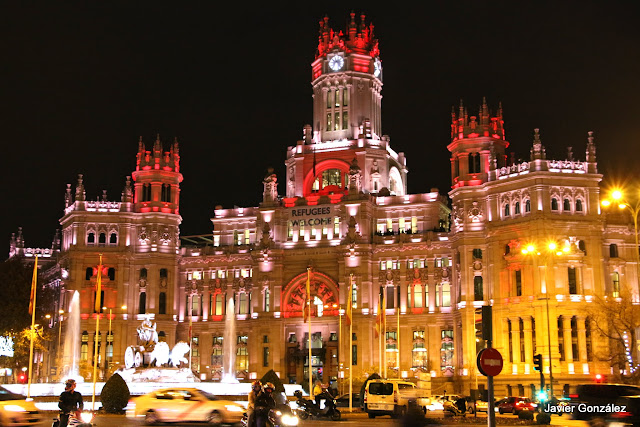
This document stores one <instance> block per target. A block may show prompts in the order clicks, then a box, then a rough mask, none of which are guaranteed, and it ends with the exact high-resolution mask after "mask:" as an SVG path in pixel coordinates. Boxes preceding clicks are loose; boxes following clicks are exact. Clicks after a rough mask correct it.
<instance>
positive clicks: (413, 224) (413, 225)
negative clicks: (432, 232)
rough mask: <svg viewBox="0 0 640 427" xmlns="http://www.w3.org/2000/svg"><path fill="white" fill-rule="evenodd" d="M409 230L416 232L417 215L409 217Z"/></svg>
mask: <svg viewBox="0 0 640 427" xmlns="http://www.w3.org/2000/svg"><path fill="white" fill-rule="evenodd" d="M411 232H412V233H417V232H418V217H415V216H412V217H411Z"/></svg>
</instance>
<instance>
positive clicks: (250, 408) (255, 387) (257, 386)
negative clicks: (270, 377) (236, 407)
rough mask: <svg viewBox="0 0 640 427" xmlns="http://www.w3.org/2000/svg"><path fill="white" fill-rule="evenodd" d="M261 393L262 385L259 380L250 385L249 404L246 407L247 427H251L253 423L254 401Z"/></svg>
mask: <svg viewBox="0 0 640 427" xmlns="http://www.w3.org/2000/svg"><path fill="white" fill-rule="evenodd" d="M261 392H262V383H261V382H260V380H255V381H254V382H253V383H252V384H251V391H250V392H249V404H248V405H247V420H248V421H247V426H248V427H253V424H254V422H255V414H254V412H255V410H256V399H257V398H258V395H259V394H260V393H261Z"/></svg>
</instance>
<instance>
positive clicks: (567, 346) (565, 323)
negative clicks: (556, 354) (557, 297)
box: [562, 316, 573, 363]
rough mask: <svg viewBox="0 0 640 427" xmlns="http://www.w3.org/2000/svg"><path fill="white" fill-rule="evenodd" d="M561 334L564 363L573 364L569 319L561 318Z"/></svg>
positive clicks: (566, 317) (567, 317)
mask: <svg viewBox="0 0 640 427" xmlns="http://www.w3.org/2000/svg"><path fill="white" fill-rule="evenodd" d="M562 334H563V338H564V339H563V342H564V361H565V362H566V363H573V351H572V345H571V317H570V316H562Z"/></svg>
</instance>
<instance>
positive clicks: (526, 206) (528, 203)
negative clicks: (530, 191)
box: [524, 199, 531, 212]
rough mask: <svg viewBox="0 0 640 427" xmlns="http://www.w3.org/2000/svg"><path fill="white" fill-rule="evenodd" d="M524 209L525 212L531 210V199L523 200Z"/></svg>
mask: <svg viewBox="0 0 640 427" xmlns="http://www.w3.org/2000/svg"><path fill="white" fill-rule="evenodd" d="M524 211H525V212H531V200H529V199H527V200H526V201H525V202H524Z"/></svg>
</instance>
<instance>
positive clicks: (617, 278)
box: [612, 271, 620, 298]
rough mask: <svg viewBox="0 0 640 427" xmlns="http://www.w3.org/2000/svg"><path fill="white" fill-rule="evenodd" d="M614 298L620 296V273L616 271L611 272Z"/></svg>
mask: <svg viewBox="0 0 640 427" xmlns="http://www.w3.org/2000/svg"><path fill="white" fill-rule="evenodd" d="M612 296H613V297H614V298H620V274H618V272H617V271H614V272H613V292H612Z"/></svg>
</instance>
